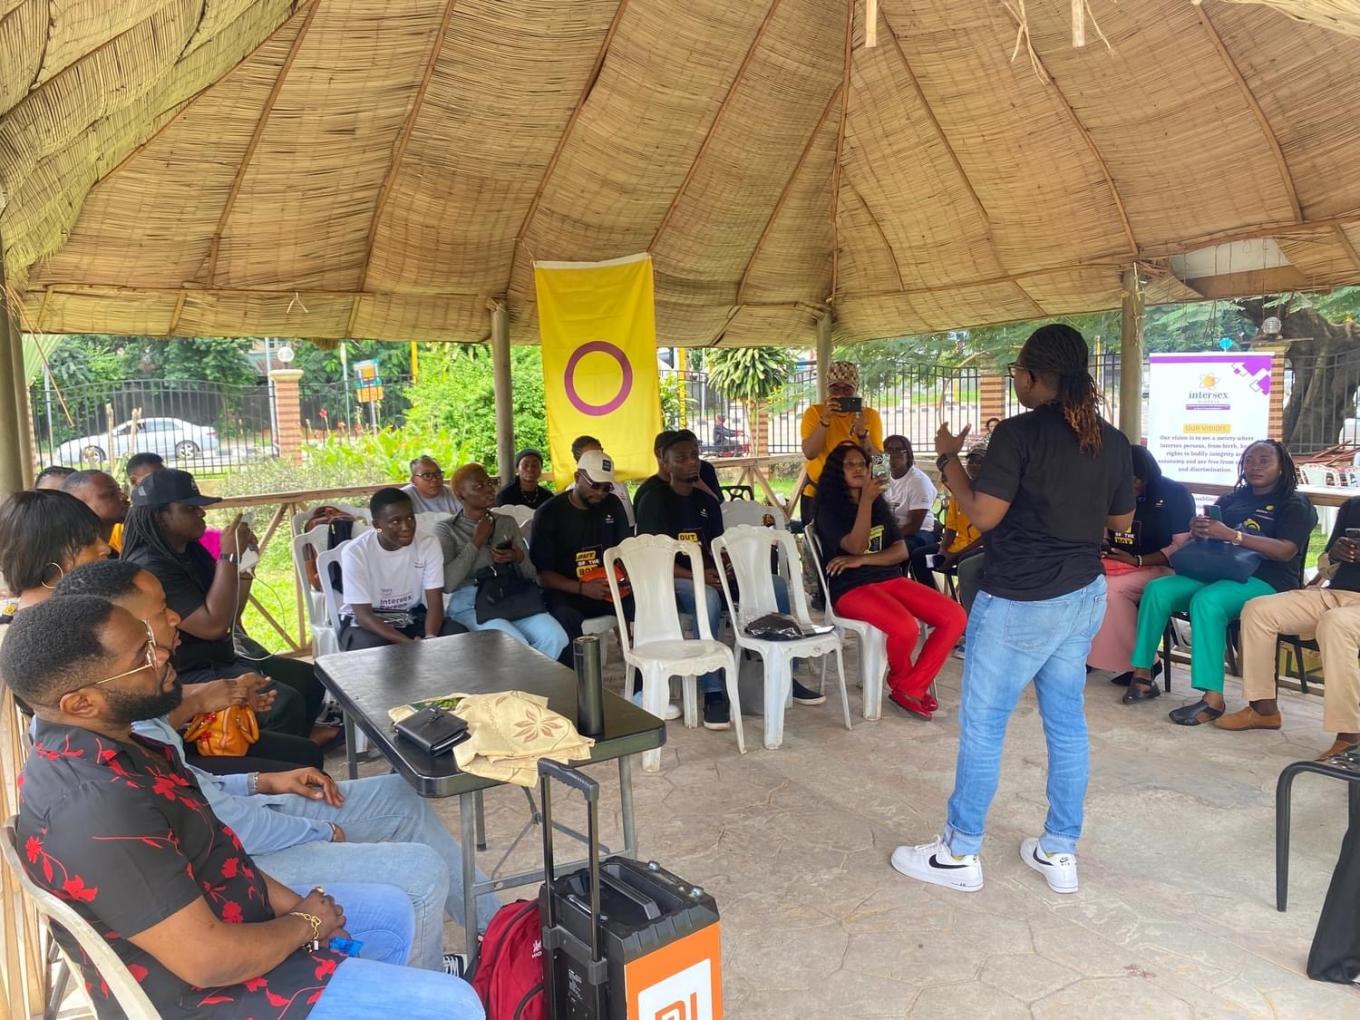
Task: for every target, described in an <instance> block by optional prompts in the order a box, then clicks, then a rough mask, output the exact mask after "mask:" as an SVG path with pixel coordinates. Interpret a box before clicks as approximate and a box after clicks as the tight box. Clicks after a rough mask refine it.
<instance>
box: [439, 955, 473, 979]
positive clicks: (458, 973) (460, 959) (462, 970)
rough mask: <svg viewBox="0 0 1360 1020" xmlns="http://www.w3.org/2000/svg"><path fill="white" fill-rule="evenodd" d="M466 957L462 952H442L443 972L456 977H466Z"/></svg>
mask: <svg viewBox="0 0 1360 1020" xmlns="http://www.w3.org/2000/svg"><path fill="white" fill-rule="evenodd" d="M467 971H468V958H467V957H466V956H465V955H463V954H462V953H445V954H444V973H445V974H452V975H453V976H454V977H456V978H460V977H467Z"/></svg>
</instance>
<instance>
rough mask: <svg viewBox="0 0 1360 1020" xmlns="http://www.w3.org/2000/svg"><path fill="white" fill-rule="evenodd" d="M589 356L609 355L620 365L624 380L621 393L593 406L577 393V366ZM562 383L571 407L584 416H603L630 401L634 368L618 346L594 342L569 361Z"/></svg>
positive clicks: (598, 341)
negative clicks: (629, 395)
mask: <svg viewBox="0 0 1360 1020" xmlns="http://www.w3.org/2000/svg"><path fill="white" fill-rule="evenodd" d="M587 354H608V355H609V356H610V357H611V358H613V359H614V360H615V361H617V362H618V363H619V369H620V371H622V373H623V380H622V381H621V382H620V384H619V392H618V393H616V394H615V395H614V397H613V399H611V400H609V401H608V402H607V403H603V404H592V403H589V402H588V401H586V400H585V399H583V398H582V397H581V395H580V394H579V393H577V392H576V366H577V365H579V364H580V363H581V359H582V358H584V357H585V356H586V355H587ZM562 382H563V384H564V385H565V386H566V390H567V399H568V400H570V401H571V406H572V407H574V408H576V410H578V411H580V412H581V413H582V414H589V415H595V416H598V415H602V414H608V413H609V412H610V411H617V410H618V409H619V408H620V407H622V406H623V402H624V401H625V400H627V399H628V394H629V393H631V392H632V391H633V366H632V365H631V364H629V362H628V355H626V354H624V353H623V351H621V350H620V349H619V348H618V347H617V346H615V345H614V344H611V343H610V342H609V341H607V340H592V341H590V343H588V344H582V345H581V346H580V347H578V348H576V351H575V352H574V353H573V354H572V356H571V357H570V358H568V359H567V367H566V370H565V371H564V372H563V373H562Z"/></svg>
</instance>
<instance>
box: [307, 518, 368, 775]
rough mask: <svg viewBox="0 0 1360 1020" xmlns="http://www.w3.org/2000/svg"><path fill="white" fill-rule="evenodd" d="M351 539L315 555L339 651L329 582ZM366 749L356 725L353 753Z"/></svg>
mask: <svg viewBox="0 0 1360 1020" xmlns="http://www.w3.org/2000/svg"><path fill="white" fill-rule="evenodd" d="M350 541H353V540H352V539H349V540H346V541H344V542H341V543H340V544H339V545H337V546H336V547H335V548H334V549H327V550H325V551H324V552H320V553H318V554H317V557H316V572H317V575H318V576H319V577H320V578H321V597H322V601H323V603H324V605H325V607H326V616H325V619H326V624H327V625H328V626H329V627H330V630H331V633H333V634H334V635H335V651H337V652H338V651H340V606H341V605H342V602H341V598H342V595H341V593H340V592H338V591H336V590H335V586H334V585H332V584H331V564H332V563H339V562H340V554H341V553H342V552H344V551H345V546H347V545H349V543H350ZM367 750H368V737H367V736H365V735H364V733H363V731H362V730H360V729H359V728H358V727H356V728H355V730H354V753H355V754H363V753H365V752H366V751H367Z"/></svg>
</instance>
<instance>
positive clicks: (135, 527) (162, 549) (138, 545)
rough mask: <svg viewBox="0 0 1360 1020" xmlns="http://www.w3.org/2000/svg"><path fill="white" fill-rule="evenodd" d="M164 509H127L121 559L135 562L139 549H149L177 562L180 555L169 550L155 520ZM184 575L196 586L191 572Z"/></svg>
mask: <svg viewBox="0 0 1360 1020" xmlns="http://www.w3.org/2000/svg"><path fill="white" fill-rule="evenodd" d="M164 509H165V507H163V506H132V507H129V508H128V512H127V518H126V519H125V520H124V521H123V551H122V552H121V553H119V557H120V558H121V559H124V560H135V559H136V557H135V556H134V554H135V553H136V552H137V551H138V550H139V549H149V550H151V552H152V553H154V554H156V555H158V556H161V557H163V558H164V559H166V560H169V561H170V562H171V563H177V562H179V559H180V554H179V553H177V552H175V551H174V550H173V549H171V548H170V543H169V542H167V541H166V540H165V532H164V531H162V530H161V522H160V521H159V520H157V515H158V514H160V513H161V511H163V510H164ZM185 573H186V574H187V575H188V576H190V577H193V578H194V583H195V584H198V579H197V577H194V574H193V572H192V571H187V570H186V571H185ZM199 587H200V588H202V587H203V586H202V585H199Z"/></svg>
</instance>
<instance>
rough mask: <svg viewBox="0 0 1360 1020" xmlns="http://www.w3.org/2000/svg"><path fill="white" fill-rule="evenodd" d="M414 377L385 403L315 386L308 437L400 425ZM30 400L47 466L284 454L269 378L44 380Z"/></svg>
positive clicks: (225, 467) (205, 461) (228, 465)
mask: <svg viewBox="0 0 1360 1020" xmlns="http://www.w3.org/2000/svg"><path fill="white" fill-rule="evenodd" d="M407 382H408V380H406V379H391V380H387V381H386V382H385V384H384V387H383V395H382V399H381V401H378V402H374V403H372V404H365V403H361V402H359V401H358V400H357V399H356V398H355V394H354V391H353V387H347V386H345V384H343V383H339V382H337V383H321V384H313V385H311V386H309V387H307V388H306V389H305V390H304V391H303V393H302V397H301V417H302V426H303V432H304V435H306V436H308V437H319V436H321V435H323V434H324V435H326V436H327V437H328V438H330V439H332V440H333V439H335V438H343V437H350V436H355V435H360V434H362V433H363V432H365V431H368V430H371V429H373V428H378V427H385V426H396V425H401V424H402V423H403V421H404V416H405V412H406V409H407V406H408V404H407V400H406V385H407ZM29 401H30V405H31V407H32V411H33V439H34V448H35V451H36V453H37V457H38V461H39V462H40V463H41V464H43V465H48V464H65V465H67V466H69V467H100V468H103V469H105V470H111V471H113V473H114V474H115V475H116V476H118V477H121V476H122V470H121V468H122V465H123V463H124V462H125V461H126V460H127V458H128V457H129V456H130V455H132V454H133V453H142V452H149V453H157V454H160V455H161V456H162V457H163V458H165V461H166V463H168V464H172V465H176V466H179V467H182V468H184V469H186V470H191V471H195V472H199V473H205V472H207V473H221V472H227V471H231V470H233V469H235V468H239V467H242V466H244V465H247V464H249V463H252V462H255V461H258V460H261V459H264V458H270V457H275V456H277V454H278V416H277V404H276V400H275V395H274V393H273V385H272V383H270V382H267V381H265V380H263V379H262V380H260V381H259V382H257V383H254V384H250V385H244V386H230V385H223V384H220V383H212V382H195V381H184V380H160V379H129V380H125V381H123V382H119V383H116V384H113V385H108V384H96V385H89V386H74V387H66V388H63V389H58V388H56V387H54V386H52V385H50V383H48V382H47V380H45V379H42V378H40V379H38V380H37V381H36V382H35V383H34V385H33V387H32V389H31V391H30V393H29ZM134 420H135V427H134Z"/></svg>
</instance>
